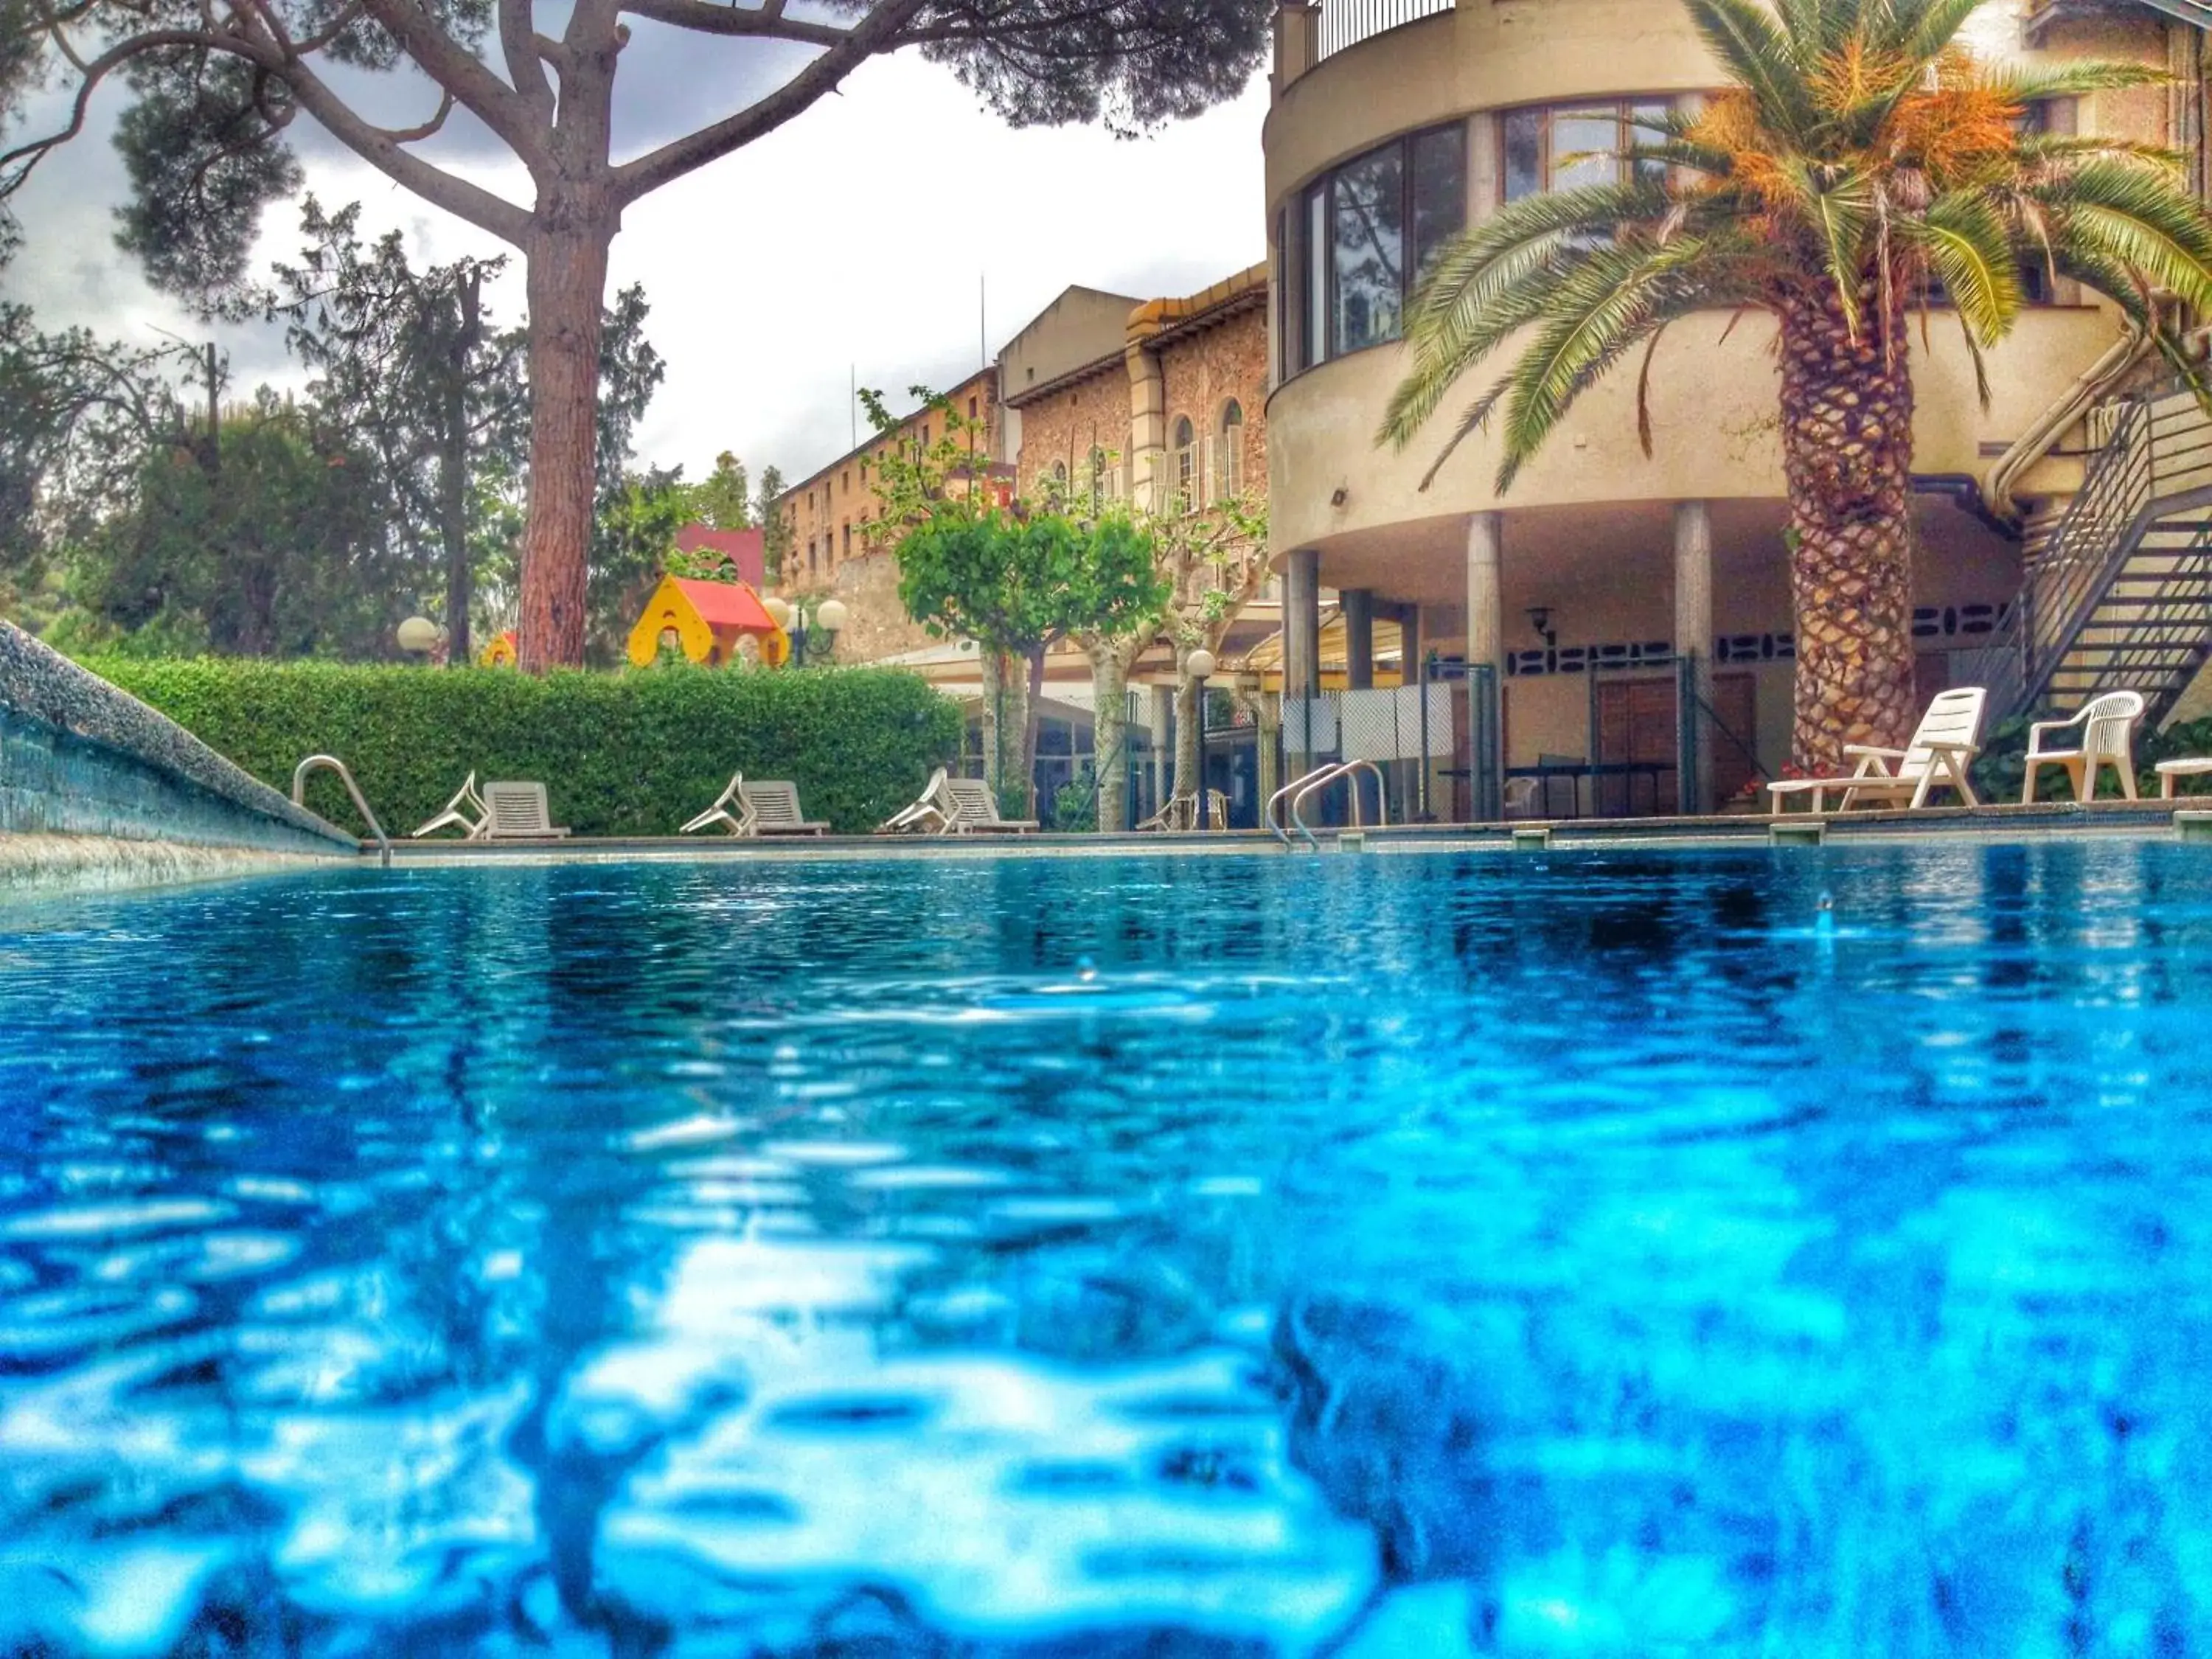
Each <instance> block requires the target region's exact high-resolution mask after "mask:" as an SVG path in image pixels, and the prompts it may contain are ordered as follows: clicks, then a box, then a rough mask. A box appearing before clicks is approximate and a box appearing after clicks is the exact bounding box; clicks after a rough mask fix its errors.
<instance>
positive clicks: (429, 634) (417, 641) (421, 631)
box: [392, 617, 446, 657]
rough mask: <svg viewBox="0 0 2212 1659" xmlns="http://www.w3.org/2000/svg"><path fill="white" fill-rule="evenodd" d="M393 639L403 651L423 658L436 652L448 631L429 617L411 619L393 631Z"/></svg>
mask: <svg viewBox="0 0 2212 1659" xmlns="http://www.w3.org/2000/svg"><path fill="white" fill-rule="evenodd" d="M392 637H393V638H394V639H396V640H398V641H399V648H400V649H401V650H402V651H411V652H413V653H415V654H416V656H418V657H422V656H428V655H429V653H431V652H433V651H435V650H436V649H437V648H438V647H439V646H440V644H441V643H442V642H443V641H444V640H445V637H446V630H445V629H442V628H441V627H439V626H438V624H437V623H434V622H432V621H431V620H430V619H429V618H428V617H409V618H408V619H407V620H406V621H405V622H404V623H400V624H399V626H398V628H397V629H394V630H393V633H392Z"/></svg>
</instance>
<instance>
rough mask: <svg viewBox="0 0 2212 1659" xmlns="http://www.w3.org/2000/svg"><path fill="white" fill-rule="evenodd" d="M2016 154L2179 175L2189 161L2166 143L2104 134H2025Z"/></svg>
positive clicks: (2025, 157) (2031, 159) (2023, 157)
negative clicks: (2129, 165)
mask: <svg viewBox="0 0 2212 1659" xmlns="http://www.w3.org/2000/svg"><path fill="white" fill-rule="evenodd" d="M2014 153H2015V155H2016V156H2017V157H2018V158H2019V159H2020V160H2021V161H2028V162H2036V161H2101V160H2110V161H2122V162H2130V163H2133V164H2135V165H2137V166H2141V167H2156V168H2158V169H2159V170H2160V171H2161V172H2166V173H2174V172H2179V170H2180V169H2181V167H2184V166H2185V164H2186V163H2187V161H2188V159H2189V158H2188V157H2187V156H2186V155H2184V154H2183V153H2182V152H2181V151H2179V150H2178V149H2167V148H2166V146H2165V145H2164V144H2150V143H2142V142H2141V141H2140V140H2137V139H2134V138H2112V137H2106V136H2104V135H2103V134H2101V133H2075V132H2024V133H2022V134H2021V136H2020V140H2019V143H2017V144H2016V145H2015V147H2014Z"/></svg>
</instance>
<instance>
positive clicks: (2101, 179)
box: [2027, 161, 2212, 310]
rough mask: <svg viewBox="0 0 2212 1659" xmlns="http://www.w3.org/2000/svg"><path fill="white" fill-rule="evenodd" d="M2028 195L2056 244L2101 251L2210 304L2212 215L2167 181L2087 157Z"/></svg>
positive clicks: (2200, 302)
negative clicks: (2040, 207)
mask: <svg viewBox="0 0 2212 1659" xmlns="http://www.w3.org/2000/svg"><path fill="white" fill-rule="evenodd" d="M2027 194H2028V195H2029V196H2030V197H2033V199H2035V200H2036V201H2038V202H2039V203H2040V204H2042V205H2043V206H2044V207H2045V209H2046V210H2048V212H2049V213H2050V216H2051V242H2052V245H2053V246H2054V248H2057V249H2061V250H2063V249H2069V248H2079V249H2081V250H2082V251H2084V252H2088V253H2091V254H2093V255H2101V256H2103V257H2104V258H2107V259H2110V260H2112V261H2113V262H2115V263H2117V264H2118V265H2120V266H2121V267H2122V268H2123V269H2124V270H2129V271H2130V272H2135V273H2139V274H2140V275H2141V276H2144V277H2147V278H2148V279H2149V281H2151V282H2152V283H2155V284H2156V285H2157V286H2159V287H2160V288H2165V289H2172V291H2173V292H2174V293H2176V294H2178V295H2180V296H2181V297H2182V298H2183V299H2185V300H2186V301H2188V302H2189V303H2190V304H2191V305H2193V306H2196V307H2198V308H2199V309H2200V310H2202V309H2212V221H2208V220H2207V218H2206V217H2205V214H2204V210H2203V208H2201V207H2200V206H2198V205H2197V203H2196V202H2195V201H2194V200H2192V199H2191V197H2190V196H2189V195H2188V194H2187V193H2186V192H2185V191H2183V190H2182V189H2180V188H2179V186H2178V185H2176V184H2174V183H2173V182H2172V180H2171V179H2168V178H2166V176H2164V175H2162V174H2160V173H2151V172H2148V171H2146V170H2145V169H2143V168H2142V167H2130V166H2127V165H2125V164H2124V163H2120V162H2113V161H2093V162H2090V163H2089V164H2087V166H2084V167H2079V168H2077V169H2075V171H2074V172H2072V173H2067V174H2065V175H2064V176H2063V177H2061V178H2059V179H2052V180H2050V181H2049V182H2047V183H2045V184H2042V185H2037V186H2035V187H2033V188H2032V189H2031V190H2029V191H2027Z"/></svg>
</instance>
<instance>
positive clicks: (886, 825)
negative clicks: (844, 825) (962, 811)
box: [876, 766, 952, 836]
mask: <svg viewBox="0 0 2212 1659" xmlns="http://www.w3.org/2000/svg"><path fill="white" fill-rule="evenodd" d="M951 821H952V802H951V797H949V796H948V795H946V794H945V769H944V768H943V767H941V766H940V767H939V768H938V769H936V770H935V771H934V772H932V773H931V774H930V775H929V781H928V782H927V783H925V784H924V785H922V786H921V793H920V794H919V795H916V796H915V798H914V804H913V805H911V806H904V807H901V808H900V809H899V810H898V811H896V812H894V813H892V814H891V815H890V817H887V818H885V819H884V821H883V822H882V823H879V824H878V825H877V826H876V833H877V834H878V835H879V836H899V835H934V834H936V833H938V832H939V831H941V830H943V829H946V828H947V827H949V826H950V824H951Z"/></svg>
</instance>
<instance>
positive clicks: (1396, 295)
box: [1282, 125, 1467, 371]
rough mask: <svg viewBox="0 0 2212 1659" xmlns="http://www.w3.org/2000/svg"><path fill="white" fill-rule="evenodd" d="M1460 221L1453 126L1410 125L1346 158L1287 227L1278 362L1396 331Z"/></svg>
mask: <svg viewBox="0 0 2212 1659" xmlns="http://www.w3.org/2000/svg"><path fill="white" fill-rule="evenodd" d="M1285 228H1286V230H1287V233H1288V234H1289V237H1290V240H1291V246H1288V247H1285V249H1283V251H1282V252H1283V269H1285V270H1288V271H1290V272H1291V273H1293V280H1294V283H1295V289H1294V293H1293V294H1292V295H1291V298H1290V300H1289V301H1287V302H1286V303H1285V308H1284V310H1285V326H1286V330H1287V331H1289V332H1290V333H1291V338H1290V339H1288V340H1287V341H1286V342H1285V350H1284V353H1283V362H1284V366H1285V370H1286V371H1295V370H1297V369H1300V368H1311V367H1312V366H1313V365H1314V364H1316V363H1318V362H1322V361H1324V360H1325V359H1327V358H1329V357H1334V356H1339V355H1340V354H1342V353H1344V352H1347V351H1358V350H1360V349H1362V348H1364V347H1366V346H1371V345H1380V344H1383V343H1384V342H1386V341H1389V340H1395V339H1396V338H1397V337H1399V335H1400V333H1401V331H1402V330H1403V328H1404V325H1405V315H1406V302H1407V300H1408V298H1410V297H1411V295H1412V294H1413V289H1415V288H1416V287H1417V286H1418V285H1419V281H1420V277H1421V274H1422V273H1423V272H1424V271H1425V270H1426V269H1427V267H1428V265H1429V263H1430V262H1431V260H1432V259H1433V258H1435V257H1436V255H1437V252H1438V251H1439V250H1440V249H1442V248H1443V246H1444V245H1445V244H1446V243H1448V242H1449V241H1450V240H1451V239H1452V238H1453V237H1455V236H1456V235H1458V234H1460V232H1461V231H1462V230H1464V229H1465V228H1467V140H1466V134H1465V130H1464V129H1463V128H1462V126H1459V125H1453V126H1449V127H1438V128H1436V129H1433V130H1432V131H1427V132H1420V133H1414V134H1412V135H1410V136H1408V137H1404V138H1401V139H1398V140H1396V141H1395V142H1394V143H1389V144H1385V145H1383V147H1382V148H1381V149H1372V150H1370V151H1368V152H1367V154H1365V155H1362V156H1359V157H1358V158H1357V159H1356V160H1354V161H1347V162H1346V163H1345V164H1344V165H1343V166H1342V167H1339V168H1337V169H1336V171H1335V172H1334V173H1330V174H1329V175H1328V177H1327V178H1325V179H1322V180H1320V181H1319V182H1318V183H1316V184H1314V185H1310V186H1309V187H1308V188H1307V190H1306V191H1304V193H1303V194H1302V195H1301V196H1300V197H1298V200H1297V207H1296V208H1295V210H1293V211H1292V212H1291V214H1290V215H1289V216H1288V222H1287V224H1286V226H1285Z"/></svg>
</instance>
